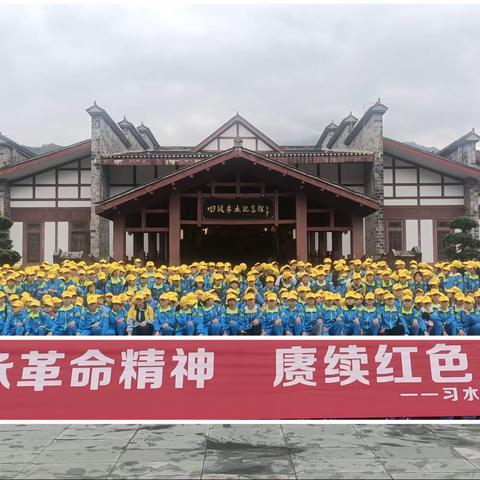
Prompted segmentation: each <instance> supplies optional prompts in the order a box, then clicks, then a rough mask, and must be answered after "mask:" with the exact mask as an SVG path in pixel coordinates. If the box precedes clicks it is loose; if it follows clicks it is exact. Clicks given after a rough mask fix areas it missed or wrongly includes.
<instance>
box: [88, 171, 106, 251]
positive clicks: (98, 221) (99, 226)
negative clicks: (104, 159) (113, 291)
mask: <svg viewBox="0 0 480 480" xmlns="http://www.w3.org/2000/svg"><path fill="white" fill-rule="evenodd" d="M91 189H92V213H91V216H90V237H91V247H90V250H91V253H92V255H93V256H94V257H97V258H107V257H108V256H109V244H110V228H109V223H108V220H107V219H106V218H103V217H100V216H99V215H97V214H96V213H95V202H101V201H102V200H105V199H106V198H108V193H107V192H108V182H107V179H106V172H105V170H104V167H102V166H101V165H95V164H94V162H92V176H91Z"/></svg>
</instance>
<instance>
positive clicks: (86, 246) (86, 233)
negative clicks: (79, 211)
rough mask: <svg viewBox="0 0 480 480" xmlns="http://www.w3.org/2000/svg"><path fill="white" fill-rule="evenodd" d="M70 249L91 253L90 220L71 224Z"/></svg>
mask: <svg viewBox="0 0 480 480" xmlns="http://www.w3.org/2000/svg"><path fill="white" fill-rule="evenodd" d="M69 249H70V251H72V252H83V253H85V254H89V253H90V225H89V223H88V222H72V223H71V224H70V248H69Z"/></svg>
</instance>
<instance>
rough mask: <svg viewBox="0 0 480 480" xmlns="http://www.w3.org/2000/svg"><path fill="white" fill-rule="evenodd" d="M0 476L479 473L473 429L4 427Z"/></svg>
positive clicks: (477, 433) (477, 434)
mask: <svg viewBox="0 0 480 480" xmlns="http://www.w3.org/2000/svg"><path fill="white" fill-rule="evenodd" d="M0 478H19V479H20V478H61V479H63V478H109V479H116V478H202V479H247V478H252V479H254V478H275V479H282V478H286V479H290V478H292V479H295V478H298V479H308V478H345V479H350V478H351V479H355V478H394V479H397V478H398V479H404V478H441V479H443V478H469V479H470V478H478V479H480V425H445V426H443V425H442V426H440V425H177V426H169V425H145V426H138V425H70V426H63V425H58V426H43V425H26V426H16V425H3V426H0Z"/></svg>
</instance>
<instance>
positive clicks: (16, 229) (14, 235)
mask: <svg viewBox="0 0 480 480" xmlns="http://www.w3.org/2000/svg"><path fill="white" fill-rule="evenodd" d="M10 238H11V239H12V242H13V249H14V250H16V251H17V252H18V253H19V254H20V255H23V222H14V223H13V225H12V228H11V229H10Z"/></svg>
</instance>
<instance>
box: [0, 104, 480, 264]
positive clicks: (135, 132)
mask: <svg viewBox="0 0 480 480" xmlns="http://www.w3.org/2000/svg"><path fill="white" fill-rule="evenodd" d="M87 112H88V114H89V115H90V117H91V127H92V128H91V138H90V139H87V140H84V141H81V142H78V143H75V144H73V145H70V146H67V147H64V148H60V149H58V150H55V151H53V152H50V153H47V154H44V155H39V156H35V155H34V154H33V153H32V152H31V151H29V150H28V149H27V148H25V147H23V146H21V145H20V144H18V143H16V142H14V141H13V140H11V139H10V138H8V137H6V136H4V135H1V134H0V215H7V216H10V217H11V218H12V220H13V222H14V224H13V227H12V230H11V237H12V239H13V242H14V246H15V249H16V250H17V251H19V252H20V254H21V255H22V261H23V263H24V264H31V263H38V262H41V261H50V262H51V261H52V260H53V254H54V251H55V250H59V249H61V250H64V251H65V250H68V251H79V250H82V251H84V252H85V253H91V254H92V255H94V256H95V257H104V258H105V257H113V258H115V259H118V260H120V259H128V258H131V257H137V256H144V257H145V258H151V259H154V260H156V261H157V262H160V263H170V264H178V263H184V262H191V261H193V260H194V259H205V260H210V259H212V260H213V259H219V258H222V259H225V260H227V259H228V260H232V261H256V260H267V259H272V260H273V259H277V260H280V261H285V260H288V259H290V258H293V257H297V258H299V259H309V260H312V261H316V260H317V259H320V258H323V257H324V256H325V255H332V256H334V257H339V256H345V257H349V256H355V257H361V256H362V255H364V254H367V255H372V254H380V253H383V252H384V251H388V250H390V249H392V248H395V249H411V248H412V247H414V246H418V247H420V249H421V251H422V254H423V259H424V260H425V261H436V260H438V259H440V258H441V250H442V242H443V237H444V235H445V234H446V233H448V231H449V229H448V223H449V221H450V220H451V219H452V218H454V217H456V216H459V215H463V214H468V215H471V216H473V217H475V218H476V219H478V216H479V213H478V212H479V211H478V206H479V194H478V192H479V187H478V182H479V180H480V168H479V166H480V156H479V152H477V150H476V144H477V142H478V140H480V137H479V136H478V135H477V134H476V133H475V132H474V131H473V130H472V131H471V132H469V133H467V134H466V135H463V136H462V137H461V138H459V139H458V140H456V141H454V142H452V143H450V144H448V146H446V147H445V148H443V149H442V150H440V151H438V152H435V153H433V152H432V151H427V150H425V149H423V148H418V147H415V146H412V145H410V144H406V143H402V142H399V141H397V140H394V139H391V138H386V137H384V134H383V121H384V115H385V113H386V112H387V107H386V106H384V105H383V104H382V103H381V102H380V100H379V101H378V102H376V103H375V104H374V105H372V106H371V107H370V108H369V109H368V110H367V111H366V112H365V114H364V115H363V116H362V118H360V119H357V118H356V117H354V116H353V115H352V114H350V115H348V116H347V117H346V118H344V119H343V120H342V121H341V122H339V124H338V125H337V124H335V123H333V122H332V123H331V124H329V125H328V126H327V127H326V128H325V129H324V130H323V132H322V133H321V135H320V136H319V139H318V141H317V142H316V143H315V144H313V145H301V146H285V145H278V144H277V143H275V142H274V141H273V140H272V139H270V138H269V137H268V136H266V135H265V134H264V133H263V132H262V131H260V130H258V129H257V128H256V127H255V126H254V125H252V124H251V123H250V122H248V121H247V120H246V119H245V118H243V117H242V116H240V115H238V114H237V115H235V116H234V117H232V118H231V119H230V120H228V121H227V122H226V123H224V124H223V125H222V126H221V127H219V128H218V129H217V130H216V131H215V132H213V133H211V134H210V135H208V136H207V137H206V138H204V139H203V140H202V141H201V142H200V143H199V144H197V145H196V146H165V145H163V144H162V142H161V141H160V142H159V141H158V140H157V139H156V138H155V136H154V135H153V133H152V132H151V130H150V129H149V128H148V127H146V126H145V125H143V124H142V125H140V126H139V127H135V126H134V125H133V124H132V123H130V122H129V121H128V120H126V119H125V118H124V119H123V120H122V121H120V122H118V123H117V122H115V121H114V120H113V119H112V118H111V117H110V115H109V114H108V113H107V112H106V111H105V110H104V109H103V108H101V107H100V106H98V105H97V104H94V105H93V106H92V107H90V108H88V109H87ZM475 235H477V236H478V231H476V232H475Z"/></svg>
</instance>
